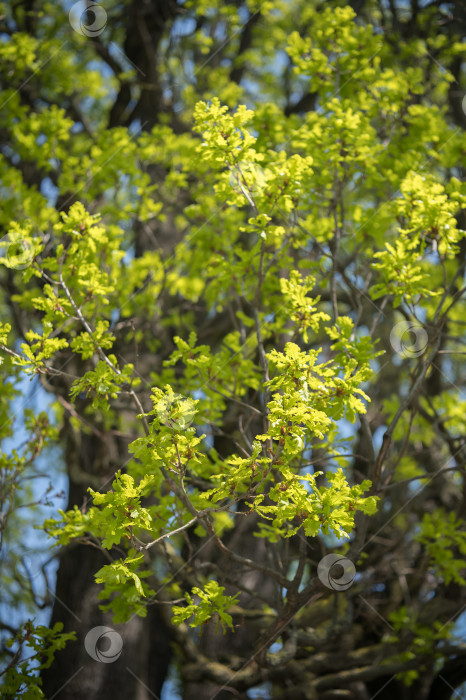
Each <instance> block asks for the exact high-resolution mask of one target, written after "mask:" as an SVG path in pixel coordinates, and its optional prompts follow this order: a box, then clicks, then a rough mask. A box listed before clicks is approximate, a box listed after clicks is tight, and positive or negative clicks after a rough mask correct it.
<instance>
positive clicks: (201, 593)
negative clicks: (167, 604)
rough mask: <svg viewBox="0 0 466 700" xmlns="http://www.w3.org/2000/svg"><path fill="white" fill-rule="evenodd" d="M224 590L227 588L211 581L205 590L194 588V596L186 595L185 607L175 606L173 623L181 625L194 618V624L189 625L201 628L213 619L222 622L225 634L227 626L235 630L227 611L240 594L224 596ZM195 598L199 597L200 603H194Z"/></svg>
mask: <svg viewBox="0 0 466 700" xmlns="http://www.w3.org/2000/svg"><path fill="white" fill-rule="evenodd" d="M224 590H225V588H224V587H223V586H219V585H218V583H217V581H209V583H207V584H206V586H205V588H204V590H201V589H200V588H197V587H195V588H193V590H192V595H189V593H186V594H185V598H186V602H187V605H186V606H185V607H180V606H178V605H174V606H173V613H174V615H173V622H175V624H177V625H180V624H181V623H182V622H184V621H185V620H189V618H190V617H193V620H192V622H190V623H189V625H190V627H199V626H201V625H203V624H204V623H205V622H207V621H208V620H211V619H212V618H213V619H216V620H217V622H220V624H221V626H222V629H223V633H225V625H227V626H228V627H231V629H233V625H232V619H231V615H229V614H228V612H226V611H227V610H228V608H230V607H231V606H232V605H234V603H235V602H236V599H237V597H238V594H236V595H234V596H231V595H224V593H223V591H224ZM193 596H197V597H198V602H194V598H193Z"/></svg>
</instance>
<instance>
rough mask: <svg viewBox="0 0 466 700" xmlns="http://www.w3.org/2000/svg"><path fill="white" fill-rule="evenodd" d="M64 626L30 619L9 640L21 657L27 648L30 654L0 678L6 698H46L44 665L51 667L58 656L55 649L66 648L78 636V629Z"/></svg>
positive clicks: (29, 699) (1, 688)
mask: <svg viewBox="0 0 466 700" xmlns="http://www.w3.org/2000/svg"><path fill="white" fill-rule="evenodd" d="M62 629H63V625H62V623H61V622H56V623H55V625H54V626H53V628H48V627H44V626H43V625H38V626H37V627H35V626H34V624H33V622H32V621H31V620H28V621H27V622H26V623H25V624H24V625H23V626H22V628H21V629H20V631H19V632H18V634H17V635H16V636H15V637H13V638H12V639H10V640H8V641H7V646H8V647H10V648H13V650H14V651H15V653H17V654H18V658H20V655H21V653H22V652H23V651H24V652H25V653H26V655H27V657H26V659H25V660H24V661H20V662H19V664H18V665H17V666H15V665H12V666H11V667H10V668H7V669H6V671H5V673H4V675H2V676H1V677H0V693H1V694H2V698H4V699H5V700H16V698H23V700H37V699H38V698H45V695H44V694H43V692H42V690H41V688H40V685H41V681H40V678H38V673H39V671H40V670H41V669H42V668H48V667H49V666H50V665H51V663H52V661H53V659H54V656H55V652H57V651H58V650H59V649H63V647H64V646H65V644H66V643H67V642H69V641H71V640H73V639H75V638H76V635H75V633H74V632H69V633H66V634H65V633H63V632H62Z"/></svg>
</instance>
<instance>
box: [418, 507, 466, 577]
mask: <svg viewBox="0 0 466 700" xmlns="http://www.w3.org/2000/svg"><path fill="white" fill-rule="evenodd" d="M416 539H417V540H418V541H419V542H421V543H422V544H423V545H424V546H425V549H426V552H427V554H428V556H429V559H430V560H431V562H432V564H433V566H434V567H435V571H436V573H437V575H439V576H441V577H442V578H443V579H444V581H445V583H446V584H449V583H450V582H451V581H454V582H455V583H458V584H461V585H466V579H465V578H464V571H465V566H464V557H465V555H466V531H465V530H464V521H463V520H462V519H460V518H458V517H457V516H456V515H455V513H448V514H447V513H445V511H443V510H436V511H435V512H434V513H426V514H425V515H424V517H423V519H422V523H421V532H420V533H419V534H418V535H416Z"/></svg>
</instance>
